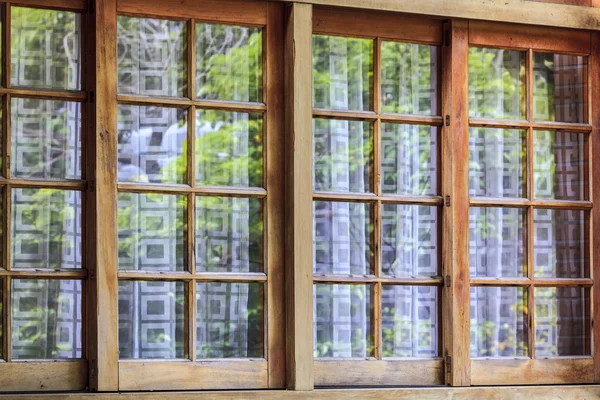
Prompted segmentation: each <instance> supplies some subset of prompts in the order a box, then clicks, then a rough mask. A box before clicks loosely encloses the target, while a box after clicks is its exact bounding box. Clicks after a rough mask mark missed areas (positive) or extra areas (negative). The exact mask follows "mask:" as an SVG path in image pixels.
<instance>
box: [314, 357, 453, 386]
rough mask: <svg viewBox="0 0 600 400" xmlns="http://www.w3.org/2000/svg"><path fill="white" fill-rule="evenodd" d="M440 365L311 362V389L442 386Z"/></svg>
mask: <svg viewBox="0 0 600 400" xmlns="http://www.w3.org/2000/svg"><path fill="white" fill-rule="evenodd" d="M443 367H444V363H443V361H442V360H441V359H432V360H409V359H406V360H397V361H396V360H352V361H338V360H331V361H329V360H315V367H314V370H315V386H323V387H325V386H386V385H394V386H404V385H407V386H410V385H416V384H418V385H423V386H426V385H442V384H443V383H444V373H443Z"/></svg>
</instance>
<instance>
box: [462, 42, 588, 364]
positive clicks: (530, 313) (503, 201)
mask: <svg viewBox="0 0 600 400" xmlns="http://www.w3.org/2000/svg"><path fill="white" fill-rule="evenodd" d="M470 47H471V46H470ZM473 47H477V46H473ZM506 49H507V50H510V48H506ZM516 50H520V51H526V57H525V61H526V62H525V70H526V74H525V83H526V95H525V97H526V98H525V99H524V101H525V120H502V119H499V118H496V119H494V118H474V117H470V118H469V127H471V128H473V127H481V128H483V127H485V128H504V129H522V130H525V131H526V152H525V155H524V157H523V158H524V159H525V171H523V173H524V175H525V179H524V180H523V185H524V186H525V189H526V190H525V193H526V196H527V197H526V198H506V197H504V198H503V197H477V196H470V199H469V203H470V207H471V209H472V208H473V207H500V208H519V209H523V210H524V211H525V215H526V217H525V218H524V219H523V232H524V234H523V242H524V243H523V244H524V246H523V247H524V249H525V256H524V262H525V264H524V267H525V269H526V276H525V277H522V278H519V277H517V278H505V277H498V278H493V277H474V276H472V275H471V277H470V282H471V287H517V288H525V289H526V291H527V292H526V294H527V311H526V312H525V313H526V315H525V319H526V322H525V323H526V326H525V327H524V333H525V336H526V337H527V340H526V342H525V343H524V344H525V345H526V346H527V356H528V358H531V359H535V358H544V357H536V356H535V342H536V324H535V295H534V293H535V289H536V288H576V287H580V288H585V291H584V293H585V310H584V313H586V318H585V327H584V329H585V331H586V332H588V334H586V336H585V340H586V343H585V354H586V355H588V356H590V357H591V356H592V353H591V311H590V305H591V301H590V294H591V287H592V286H593V280H592V278H591V275H590V272H591V271H590V261H589V260H590V241H589V238H591V233H592V232H591V212H590V211H591V209H592V202H591V201H590V193H591V180H590V175H589V174H590V167H589V163H588V161H587V160H588V159H589V157H591V153H590V151H591V147H590V146H589V136H590V135H591V132H592V126H591V125H590V122H589V106H590V105H589V100H588V98H589V97H588V96H589V93H590V90H591V89H590V85H589V83H588V82H589V80H590V78H589V67H588V55H587V54H585V55H583V56H584V57H583V60H584V64H583V68H584V71H585V72H584V78H585V80H586V83H585V85H584V91H583V94H584V102H585V106H584V108H583V113H584V117H583V118H584V120H583V122H581V123H567V122H544V121H539V120H535V119H534V115H533V107H534V105H533V102H534V96H533V92H534V81H533V78H534V62H533V57H534V53H536V52H537V50H536V49H532V48H528V49H522V48H517V49H516ZM556 54H560V52H558V53H556ZM540 130H553V131H555V132H569V133H581V134H583V135H584V136H585V145H584V150H583V153H584V157H585V161H584V167H583V170H584V181H585V185H584V198H583V199H582V200H563V199H540V198H536V196H535V182H534V158H535V156H534V135H535V132H537V131H540ZM535 210H569V211H571V210H583V211H584V212H585V221H584V224H585V228H584V229H585V254H584V255H583V257H584V259H585V260H587V262H586V265H585V271H584V277H581V278H538V277H534V267H535V259H534V254H535V253H534V250H535V242H534V235H535V230H534V212H535ZM563 357H569V356H563ZM571 357H573V356H571ZM472 358H474V359H477V358H479V359H482V358H483V359H485V358H488V357H472Z"/></svg>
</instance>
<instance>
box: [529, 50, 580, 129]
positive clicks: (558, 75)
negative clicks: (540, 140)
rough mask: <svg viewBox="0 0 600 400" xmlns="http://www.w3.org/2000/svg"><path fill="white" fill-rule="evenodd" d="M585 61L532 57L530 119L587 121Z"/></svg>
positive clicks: (558, 56) (562, 56) (545, 55)
mask: <svg viewBox="0 0 600 400" xmlns="http://www.w3.org/2000/svg"><path fill="white" fill-rule="evenodd" d="M587 75H588V73H587V57H581V56H573V55H566V54H550V53H533V118H534V119H536V120H538V121H558V122H586V121H587Z"/></svg>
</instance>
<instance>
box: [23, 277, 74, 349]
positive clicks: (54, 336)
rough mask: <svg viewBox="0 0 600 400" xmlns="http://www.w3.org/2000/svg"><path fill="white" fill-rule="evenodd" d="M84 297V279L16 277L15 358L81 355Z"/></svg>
mask: <svg viewBox="0 0 600 400" xmlns="http://www.w3.org/2000/svg"><path fill="white" fill-rule="evenodd" d="M81 299H82V296H81V281H72V280H33V279H14V280H13V281H12V292H11V302H12V307H11V308H12V311H11V318H12V320H11V330H12V338H11V351H12V358H13V359H57V358H81V348H82V340H81V337H82V332H81V330H82V328H81V326H82V325H81V323H82V321H81V309H82V308H83V302H82V300H81Z"/></svg>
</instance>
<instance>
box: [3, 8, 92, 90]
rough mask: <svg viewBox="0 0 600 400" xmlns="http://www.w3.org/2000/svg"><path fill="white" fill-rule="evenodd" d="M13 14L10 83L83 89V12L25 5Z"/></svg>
mask: <svg viewBox="0 0 600 400" xmlns="http://www.w3.org/2000/svg"><path fill="white" fill-rule="evenodd" d="M10 14H11V18H10V34H11V43H10V58H11V60H10V71H11V72H10V84H11V85H12V86H27V87H36V88H45V89H68V90H78V89H81V54H80V47H81V45H80V40H81V17H80V15H79V14H75V13H72V12H66V11H55V10H41V9H36V8H22V7H11V8H10Z"/></svg>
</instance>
